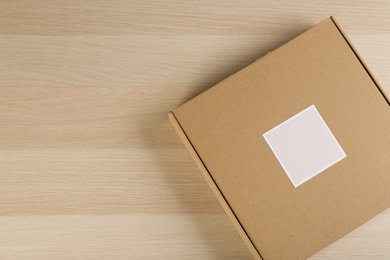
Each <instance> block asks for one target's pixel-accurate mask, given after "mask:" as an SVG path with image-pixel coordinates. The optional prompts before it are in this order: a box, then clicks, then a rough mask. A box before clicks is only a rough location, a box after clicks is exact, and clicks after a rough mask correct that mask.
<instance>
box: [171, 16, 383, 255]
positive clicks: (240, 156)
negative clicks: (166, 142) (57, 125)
mask: <svg viewBox="0 0 390 260" xmlns="http://www.w3.org/2000/svg"><path fill="white" fill-rule="evenodd" d="M169 118H170V121H171V123H172V125H173V126H174V128H175V130H176V131H177V133H178V135H179V136H180V138H181V140H182V141H183V143H184V144H185V146H186V148H187V150H188V151H189V153H190V155H191V157H192V158H193V159H194V161H195V162H196V164H197V166H198V167H199V169H200V170H201V172H202V174H203V175H204V177H205V179H206V181H207V182H208V184H209V185H210V187H211V189H212V190H213V191H214V194H215V195H216V196H217V198H218V200H219V202H220V203H221V205H222V206H223V208H224V209H225V211H226V212H227V214H228V216H229V217H230V219H231V220H232V222H233V224H234V225H235V227H236V229H237V231H238V232H239V234H240V235H241V237H242V238H243V240H244V242H245V244H246V245H247V246H248V248H249V250H250V251H251V253H252V254H253V256H254V257H255V258H256V259H264V260H267V259H305V258H307V257H309V256H311V255H313V254H314V253H316V252H317V251H319V250H321V249H322V248H324V247H326V246H327V245H329V244H331V243H332V242H334V241H336V240H337V239H339V238H340V237H342V236H344V235H345V234H347V233H348V232H350V231H351V230H353V229H354V228H356V227H358V226H359V225H361V224H363V223H364V222H366V221H367V220H369V219H370V218H372V217H374V216H375V215H377V214H378V213H380V212H382V211H383V210H385V209H386V208H388V207H389V206H390V188H389V187H390V159H389V158H390V136H389V133H390V109H389V99H388V97H387V95H386V94H385V93H384V92H383V90H382V89H381V87H380V85H379V84H378V82H377V80H376V79H375V78H374V76H373V75H372V73H371V72H370V70H369V69H368V68H367V66H366V64H365V63H364V61H363V60H362V58H361V57H360V55H359V54H358V53H357V51H356V50H355V48H354V47H353V45H352V44H351V42H350V41H349V40H348V38H347V36H346V35H345V33H344V32H343V31H342V29H341V28H340V26H339V25H338V23H337V22H336V21H335V20H334V18H332V17H331V18H329V19H327V20H325V21H323V22H322V23H320V24H318V25H317V26H315V27H313V28H312V29H310V30H308V31H307V32H305V33H303V34H301V35H299V36H298V37H297V38H295V39H293V40H291V41H290V42H288V43H287V44H285V45H283V46H281V47H280V48H278V49H276V50H275V51H273V52H271V53H269V54H267V55H266V56H264V57H262V58H260V59H258V60H257V61H256V62H254V63H253V64H251V65H249V66H248V67H246V68H244V69H242V70H241V71H239V72H238V73H236V74H234V75H232V76H231V77H229V78H227V79H225V80H224V81H222V82H221V83H219V84H217V85H216V86H214V87H212V88H210V89H209V90H207V91H206V92H204V93H202V94H201V95H199V96H197V97H195V98H194V99H192V100H190V101H189V102H187V103H186V104H184V105H182V106H180V107H179V108H177V109H175V110H174V111H172V112H171V113H170V115H169Z"/></svg>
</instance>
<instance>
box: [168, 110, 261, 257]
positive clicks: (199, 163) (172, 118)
mask: <svg viewBox="0 0 390 260" xmlns="http://www.w3.org/2000/svg"><path fill="white" fill-rule="evenodd" d="M168 118H169V122H170V123H171V125H172V127H173V128H174V129H175V131H176V133H177V135H178V136H179V138H180V140H181V142H182V143H183V144H184V146H185V148H186V150H187V152H188V153H189V154H190V156H191V158H192V160H193V161H194V162H195V164H196V166H197V167H198V169H199V171H200V172H201V173H202V175H203V177H204V179H205V180H206V182H207V184H208V185H209V187H210V189H211V190H212V192H213V193H214V195H215V197H216V198H217V200H218V202H219V203H220V205H221V206H222V208H223V209H224V211H225V213H226V214H227V216H228V217H229V219H230V221H231V222H232V223H233V226H234V227H235V229H236V231H237V232H238V234H239V235H240V237H241V239H242V240H243V241H244V244H245V245H246V247H247V248H248V249H249V251H250V253H251V255H252V256H253V258H254V259H256V260H263V258H262V257H261V255H260V253H259V252H258V251H257V249H256V247H255V246H254V244H253V243H252V241H251V239H250V238H249V236H248V235H247V233H246V232H245V230H244V228H243V227H242V225H241V223H240V222H239V220H238V219H237V217H236V215H235V214H234V212H233V210H232V209H231V207H230V206H229V204H228V202H227V201H226V199H225V198H224V196H223V194H222V192H221V191H220V190H219V188H218V186H217V184H216V183H215V181H214V180H213V178H212V177H211V175H210V173H209V171H208V170H207V168H206V166H205V165H204V163H203V162H202V159H201V158H200V157H199V155H198V153H197V152H196V150H195V148H194V147H193V145H192V144H191V142H190V140H189V139H188V137H187V135H186V133H185V132H184V130H183V128H182V127H181V126H180V123H179V121H178V120H177V119H176V117H175V115H174V113H173V111H171V112H170V113H169V114H168Z"/></svg>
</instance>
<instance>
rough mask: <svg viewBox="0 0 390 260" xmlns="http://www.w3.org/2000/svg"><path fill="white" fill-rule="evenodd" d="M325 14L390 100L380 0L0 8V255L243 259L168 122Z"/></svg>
mask: <svg viewBox="0 0 390 260" xmlns="http://www.w3.org/2000/svg"><path fill="white" fill-rule="evenodd" d="M330 15H334V16H335V17H336V18H337V19H338V21H339V22H340V24H341V25H342V27H343V28H344V29H345V31H346V33H347V34H348V35H349V36H350V38H351V40H352V41H353V43H354V44H355V45H356V47H357V49H358V50H359V51H360V52H361V54H362V56H363V57H364V58H365V60H366V61H367V63H368V64H369V66H370V67H371V69H372V70H373V72H374V73H375V75H376V76H377V77H378V79H379V81H380V82H381V83H382V84H383V86H384V88H385V89H386V90H387V91H390V73H388V72H389V69H388V68H389V66H390V49H389V45H390V2H386V1H356V2H354V3H353V2H352V1H328V2H316V1H287V0H286V1H268V2H266V1H250V0H243V1H213V2H212V1H198V2H191V1H173V0H169V1H157V0H156V1H142V0H140V1H131V0H130V1H120V0H113V1H103V0H95V1H80V0H68V1H49V0H40V1H27V0H20V1H11V0H2V1H1V2H0V35H1V37H0V97H1V102H0V174H1V176H0V214H1V216H0V259H7V260H8V259H251V257H250V254H249V252H248V250H247V249H246V247H245V246H244V244H243V242H242V241H241V240H240V238H239V236H238V235H237V233H236V231H235V230H234V228H233V225H232V224H231V223H230V222H229V220H228V218H227V217H226V216H225V214H224V212H223V211H222V208H221V207H220V206H219V204H218V202H217V200H216V199H215V198H214V196H213V195H212V193H211V191H210V190H209V188H208V186H207V184H206V182H205V181H204V180H203V178H202V176H201V174H200V173H199V172H198V170H197V168H196V167H195V165H194V163H193V162H192V160H191V159H190V157H189V156H188V155H187V152H186V151H185V149H184V147H183V145H182V144H181V143H180V141H179V138H178V137H177V136H176V134H175V132H174V130H173V129H172V128H171V126H170V125H169V123H168V119H167V114H168V112H169V111H170V110H172V109H174V108H176V107H177V106H179V105H180V104H183V103H184V102H186V101H187V100H189V99H191V98H192V97H194V96H196V95H197V94H199V93H201V92H202V91H204V90H206V89H208V88H210V87H211V86H213V85H214V84H216V83H218V82H219V81H221V80H222V79H224V78H225V77H227V76H229V75H231V74H232V73H234V72H236V71H238V70H239V69H241V68H243V67H245V66H246V65H248V64H250V63H251V62H253V61H254V60H256V59H257V58H259V57H261V56H263V55H264V54H266V53H267V52H268V51H271V50H273V49H275V48H276V47H278V46H280V45H281V44H283V43H285V42H287V41H288V40H290V39H292V38H293V37H295V36H297V35H298V34H299V33H301V32H303V31H305V30H307V29H309V28H310V27H311V26H313V25H315V24H317V23H319V22H320V21H322V20H324V19H325V18H327V17H328V16H330ZM362 138H364V137H362ZM352 258H353V259H390V210H387V211H385V212H384V213H382V214H380V215H378V216H377V217H375V218H374V219H372V220H371V221H369V222H368V223H366V224H364V225H363V226H361V227H359V228H358V229H356V230H355V231H353V232H352V233H350V234H348V235H347V236H345V237H344V238H342V239H340V240H339V241H337V242H336V243H334V244H332V245H331V246H329V247H328V248H326V249H324V250H322V251H321V252H319V253H318V254H316V255H315V256H313V257H312V259H352Z"/></svg>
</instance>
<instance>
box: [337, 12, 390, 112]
mask: <svg viewBox="0 0 390 260" xmlns="http://www.w3.org/2000/svg"><path fill="white" fill-rule="evenodd" d="M330 19H331V20H332V22H333V24H334V25H335V26H336V28H337V30H338V31H339V32H340V34H341V36H343V38H344V40H345V41H346V42H347V44H348V45H349V47H350V48H351V50H352V52H353V53H354V54H355V56H356V58H357V59H358V60H359V62H360V64H362V66H363V68H364V69H365V70H366V72H367V74H368V75H369V76H370V78H371V80H372V81H373V82H374V84H375V85H376V87H377V89H378V90H379V92H380V93H381V94H382V96H383V97H384V99H385V100H386V101H387V103H388V104H389V106H390V97H389V94H387V93H386V91H385V90H384V89H383V87H382V86H381V84H380V83H379V81H378V79H377V78H376V77H375V76H374V73H373V72H372V71H371V69H370V68H369V67H368V65H367V63H366V62H365V61H364V59H363V57H362V56H361V55H360V53H359V52H358V51H357V49H356V47H355V46H354V45H353V43H352V42H351V40H350V39H349V38H348V36H347V34H346V33H345V32H344V30H343V29H342V28H341V26H340V24H339V23H338V22H337V20H336V19H335V17H334V16H331V17H330Z"/></svg>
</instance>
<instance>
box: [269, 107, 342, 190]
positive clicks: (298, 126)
mask: <svg viewBox="0 0 390 260" xmlns="http://www.w3.org/2000/svg"><path fill="white" fill-rule="evenodd" d="M263 137H264V138H265V140H266V142H267V143H268V145H269V147H270V148H271V150H272V152H273V153H274V155H275V156H276V158H277V159H278V161H279V163H280V164H281V166H282V168H283V169H284V171H285V172H286V174H287V176H288V177H289V178H290V180H291V182H292V184H293V185H294V187H298V186H299V185H301V184H303V183H304V182H306V181H308V180H309V179H311V178H313V177H314V176H316V175H317V174H319V173H320V172H322V171H324V170H326V169H327V168H329V167H330V166H332V165H334V164H335V163H337V162H339V161H340V160H342V159H344V158H345V157H346V156H347V155H346V154H345V153H344V151H343V149H342V148H341V146H340V144H339V143H338V142H337V140H336V138H335V137H334V135H333V134H332V132H331V131H330V129H329V127H328V126H327V125H326V123H325V121H324V119H322V117H321V115H320V113H319V112H318V110H317V109H316V107H315V106H314V105H312V106H310V107H308V108H306V109H305V110H303V111H302V112H300V113H298V114H296V115H295V116H293V117H291V118H290V119H288V120H286V121H284V122H283V123H281V124H280V125H278V126H276V127H275V128H273V129H271V130H270V131H268V132H267V133H265V134H263Z"/></svg>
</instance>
